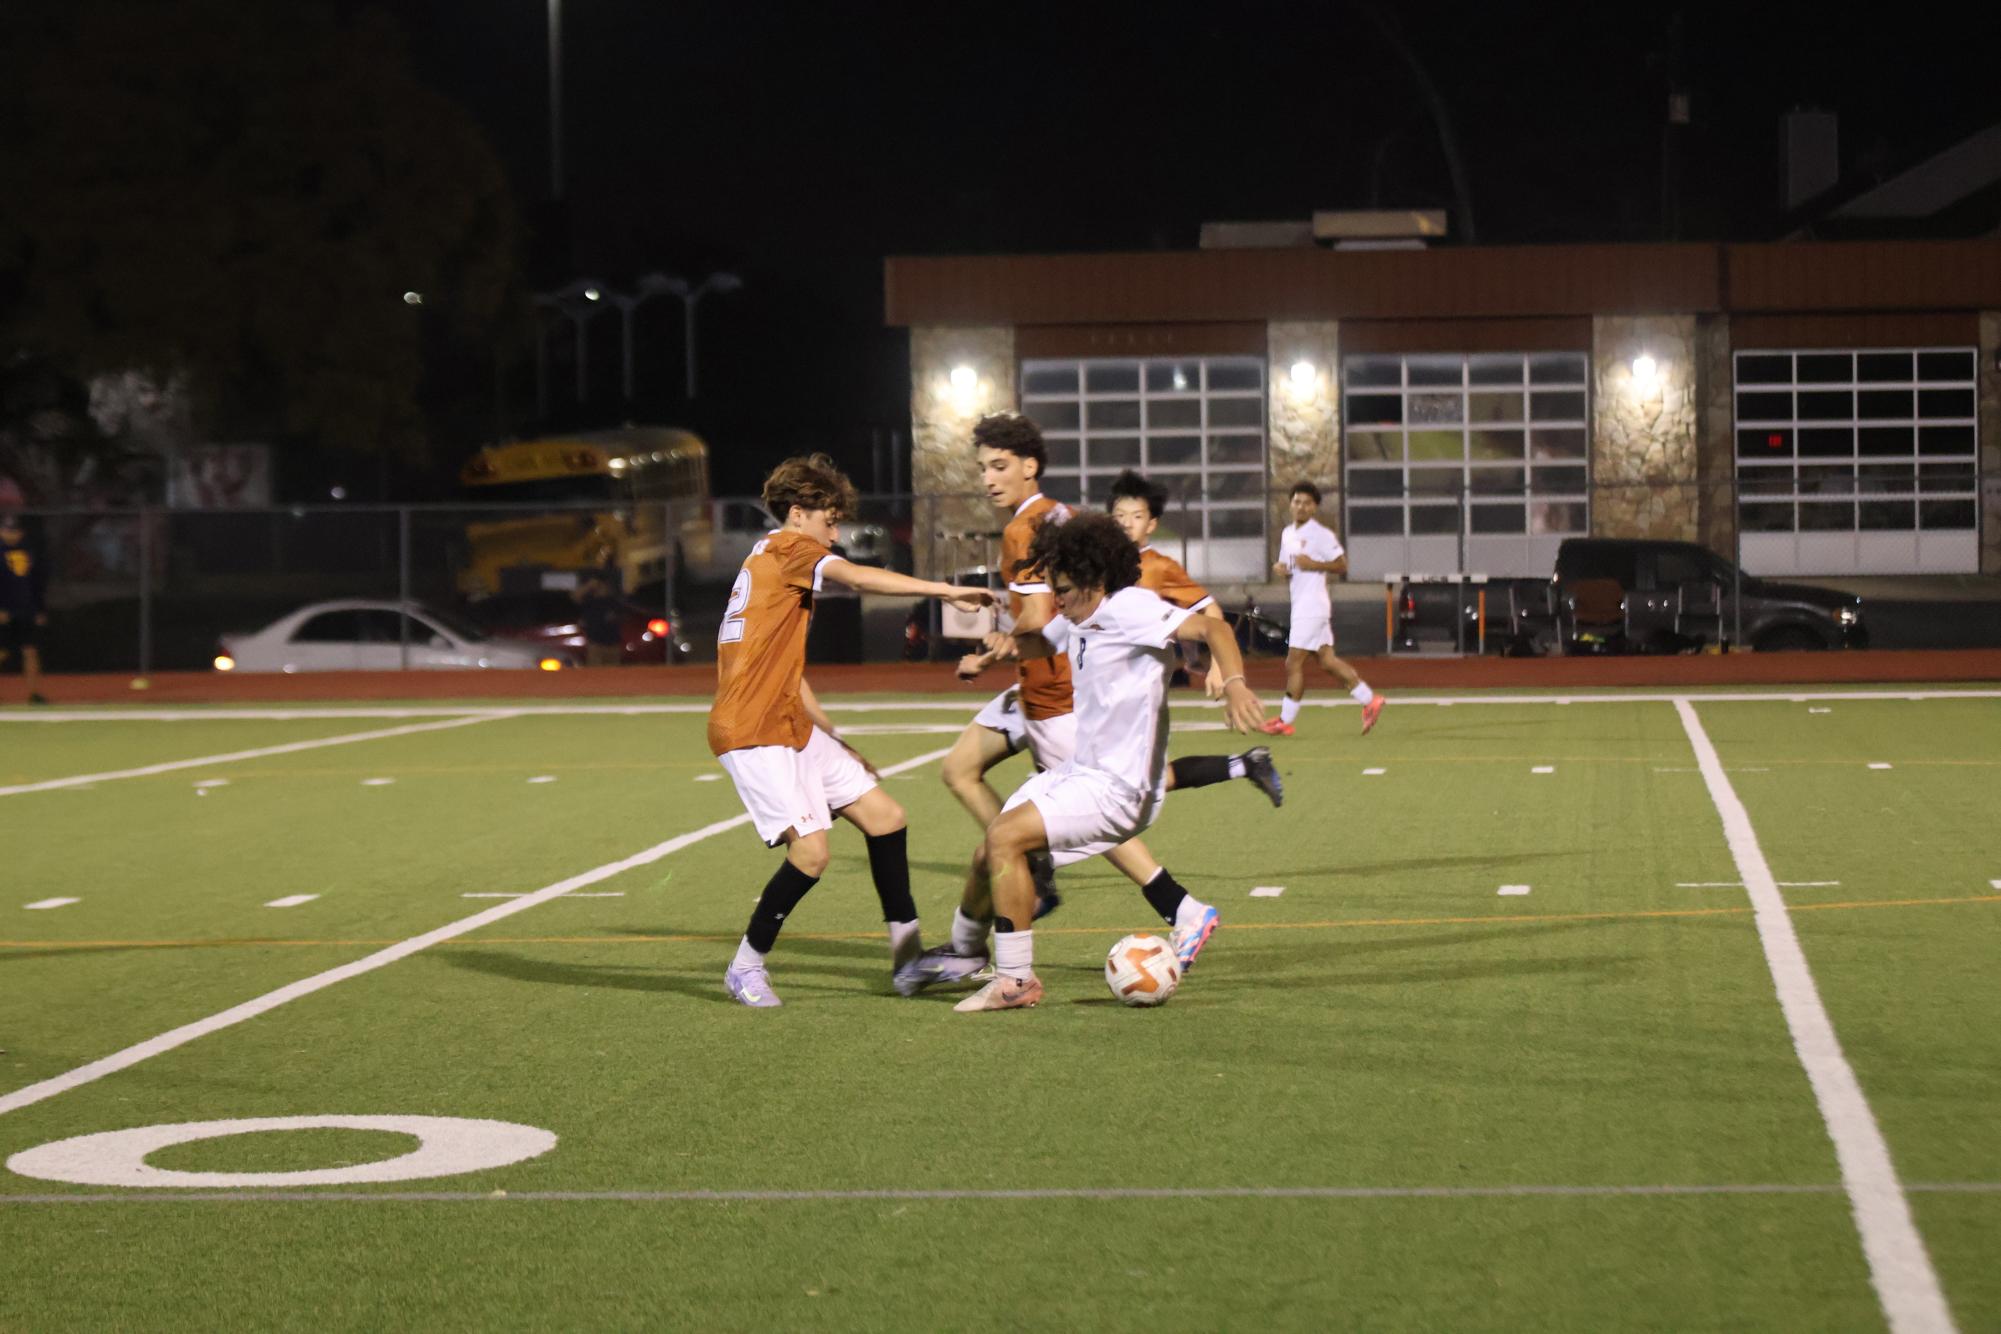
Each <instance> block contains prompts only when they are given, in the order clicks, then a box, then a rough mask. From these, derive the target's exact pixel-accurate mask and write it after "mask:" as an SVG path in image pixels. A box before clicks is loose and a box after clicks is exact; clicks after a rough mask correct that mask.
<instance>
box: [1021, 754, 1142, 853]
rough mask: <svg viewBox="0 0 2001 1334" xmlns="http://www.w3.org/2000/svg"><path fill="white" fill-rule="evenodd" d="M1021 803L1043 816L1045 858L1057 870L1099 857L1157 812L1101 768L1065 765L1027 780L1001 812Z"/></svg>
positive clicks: (1134, 831) (1133, 836) (1131, 834)
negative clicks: (1033, 807)
mask: <svg viewBox="0 0 2001 1334" xmlns="http://www.w3.org/2000/svg"><path fill="white" fill-rule="evenodd" d="M1025 801H1026V802H1033V803H1034V804H1035V809H1036V812H1037V813H1038V814H1039V815H1041V816H1042V828H1043V830H1044V831H1045V832H1046V833H1047V834H1048V835H1049V856H1050V860H1051V861H1053V862H1055V863H1056V864H1057V865H1058V866H1068V865H1070V864H1071V863H1072V862H1081V861H1083V860H1084V859H1085V858H1086V857H1097V856H1102V855H1103V854H1105V853H1107V852H1110V851H1111V850H1112V849H1113V848H1116V847H1117V846H1118V845H1119V844H1121V843H1123V842H1125V841H1126V840H1127V839H1129V838H1135V837H1137V836H1138V835H1139V833H1140V831H1141V830H1143V829H1145V828H1146V827H1147V826H1148V825H1150V824H1152V823H1153V817H1154V815H1155V814H1156V813H1157V812H1158V811H1159V809H1160V803H1159V800H1158V798H1157V797H1154V796H1151V795H1148V796H1141V795H1137V794H1135V793H1133V792H1132V791H1131V790H1130V789H1128V788H1127V787H1126V786H1125V785H1124V784H1122V783H1119V782H1116V781H1114V780H1113V778H1112V777H1111V775H1110V774H1107V773H1105V772H1104V771H1102V770H1099V769H1085V768H1080V767H1079V766H1077V765H1074V764H1067V763H1066V764H1064V765H1062V766H1060V767H1058V768H1055V769H1050V770H1047V771H1045V772H1043V773H1039V774H1036V775H1034V776H1033V777H1031V778H1030V779H1029V780H1028V781H1027V782H1026V783H1023V784H1022V785H1021V786H1020V787H1018V788H1016V789H1015V790H1014V795H1013V796H1011V797H1009V798H1008V799H1007V804H1006V805H1004V806H1002V807H1001V809H1002V810H1003V811H1011V810H1013V809H1014V808H1015V807H1017V806H1019V805H1021V804H1022V803H1023V802H1025Z"/></svg>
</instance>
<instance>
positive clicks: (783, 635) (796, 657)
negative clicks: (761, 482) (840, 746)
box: [709, 529, 840, 755]
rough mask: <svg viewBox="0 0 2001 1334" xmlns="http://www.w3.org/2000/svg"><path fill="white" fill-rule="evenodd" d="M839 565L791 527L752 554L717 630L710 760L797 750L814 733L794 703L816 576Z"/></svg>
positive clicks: (802, 671)
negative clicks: (762, 749)
mask: <svg viewBox="0 0 2001 1334" xmlns="http://www.w3.org/2000/svg"><path fill="white" fill-rule="evenodd" d="M839 559H840V557H838V556H836V555H834V554H833V553H832V552H830V551H829V550H827V548H826V547H824V546H822V545H821V544H820V543H818V542H815V541H814V540H813V539H812V538H810V537H808V536H806V535H805V534H804V533H795V532H792V531H790V530H789V529H780V530H779V531H778V532H775V533H773V534H772V535H771V536H769V537H767V538H765V539H764V540H763V541H762V542H759V543H758V544H757V545H756V546H755V547H752V548H751V552H750V555H749V557H747V558H746V559H745V560H744V563H743V568H742V569H741V570H739V571H737V576H736V582H735V583H734V584H732V585H731V586H730V601H729V606H728V608H727V609H726V610H725V611H724V612H723V623H722V626H721V628H720V629H718V630H717V631H716V702H715V704H714V705H712V706H711V707H710V709H709V749H710V750H711V751H712V752H714V753H715V754H717V755H721V754H723V753H725V752H727V751H732V750H744V749H746V748H748V747H750V746H789V747H790V748H791V749H793V750H798V749H800V748H801V747H803V746H804V745H805V744H806V739H807V738H808V737H809V736H811V735H812V732H813V723H812V720H811V719H810V718H808V717H807V716H806V706H805V705H804V704H802V703H800V701H799V683H800V681H802V680H804V679H805V676H806V626H807V623H808V622H809V621H811V620H812V617H813V594H814V593H815V592H817V591H818V590H819V587H820V572H821V570H822V569H823V568H824V567H825V566H826V563H827V562H828V561H830V560H839Z"/></svg>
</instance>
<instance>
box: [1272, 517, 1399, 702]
mask: <svg viewBox="0 0 2001 1334" xmlns="http://www.w3.org/2000/svg"><path fill="white" fill-rule="evenodd" d="M1319 513H1320V488H1319V487H1317V486H1315V485H1314V484H1313V483H1311V482H1298V483H1295V484H1294V486H1293V488H1292V524H1291V526H1290V527H1288V528H1287V529H1286V530H1285V532H1284V533H1283V534H1282V535H1280V537H1279V540H1278V563H1277V564H1276V565H1274V566H1272V567H1271V568H1272V573H1274V574H1278V575H1282V576H1285V577H1287V578H1289V579H1291V581H1292V629H1291V631H1290V632H1289V633H1288V634H1287V635H1286V652H1285V701H1284V702H1283V703H1282V704H1281V705H1280V706H1279V715H1278V717H1276V718H1274V719H1272V720H1271V721H1270V722H1268V723H1266V724H1265V731H1267V732H1271V733H1274V734H1276V735H1278V736H1291V735H1292V733H1293V726H1292V725H1293V722H1294V721H1295V720H1296V719H1297V718H1298V717H1299V702H1300V701H1301V700H1303V699H1305V698H1306V660H1307V659H1308V658H1318V659H1319V660H1320V667H1321V669H1322V670H1323V671H1325V672H1326V673H1327V674H1328V675H1329V676H1331V677H1333V678H1334V679H1335V680H1336V681H1339V682H1340V683H1341V686H1342V688H1343V689H1345V690H1346V691H1347V692H1348V693H1349V694H1350V695H1352V696H1354V697H1355V702H1356V703H1357V704H1360V705H1361V706H1362V731H1363V733H1364V734H1366V733H1367V732H1368V730H1369V729H1370V728H1372V727H1374V726H1375V725H1376V718H1377V716H1378V715H1379V714H1381V713H1382V711H1383V697H1382V696H1381V695H1378V694H1377V693H1376V692H1375V691H1373V690H1371V689H1369V683H1368V682H1367V681H1364V680H1363V679H1362V677H1361V673H1359V672H1357V671H1356V670H1355V669H1354V668H1353V667H1350V666H1349V665H1348V664H1347V663H1345V662H1343V661H1341V659H1339V658H1337V657H1335V656H1334V604H1333V603H1332V602H1331V601H1329V599H1328V597H1327V576H1328V575H1330V574H1346V573H1347V572H1348V555H1347V553H1346V552H1345V551H1343V550H1342V548H1341V539H1339V538H1337V537H1335V536H1334V532H1333V530H1332V529H1330V528H1328V527H1327V525H1325V524H1323V523H1321V522H1320V521H1319V519H1318V518H1316V517H1315V516H1317V515H1318V514H1319Z"/></svg>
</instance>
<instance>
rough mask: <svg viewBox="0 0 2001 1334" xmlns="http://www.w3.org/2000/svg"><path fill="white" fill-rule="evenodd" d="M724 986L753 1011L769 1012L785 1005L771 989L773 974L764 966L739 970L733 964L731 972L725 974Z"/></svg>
mask: <svg viewBox="0 0 2001 1334" xmlns="http://www.w3.org/2000/svg"><path fill="white" fill-rule="evenodd" d="M723 985H724V986H725V987H727V988H729V993H730V995H732V996H734V997H736V998H737V999H738V1000H739V1001H741V1002H742V1003H744V1004H745V1005H748V1006H750V1007H751V1008H752V1009H757V1010H768V1009H770V1008H772V1007H773V1006H775V1005H783V1004H784V1002H783V1001H781V1000H779V999H778V993H777V992H775V991H773V990H772V989H771V974H769V973H767V972H765V971H764V968H763V966H762V965H757V966H753V967H750V968H739V967H737V966H736V965H735V964H731V965H730V970H729V971H728V972H727V973H724V974H723Z"/></svg>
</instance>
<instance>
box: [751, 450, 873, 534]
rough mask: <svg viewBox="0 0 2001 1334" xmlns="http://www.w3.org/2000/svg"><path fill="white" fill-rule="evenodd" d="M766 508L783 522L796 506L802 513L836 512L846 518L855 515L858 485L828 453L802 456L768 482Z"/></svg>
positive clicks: (778, 469)
mask: <svg viewBox="0 0 2001 1334" xmlns="http://www.w3.org/2000/svg"><path fill="white" fill-rule="evenodd" d="M764 505H765V508H766V509H768V510H770V511H771V512H772V514H773V515H775V516H776V517H777V519H778V521H779V522H780V523H784V522H785V518H786V513H787V511H789V510H790V509H791V508H792V507H793V506H794V505H797V506H798V507H799V508H800V509H802V510H832V511H833V512H834V514H835V516H836V517H839V518H845V517H846V516H848V515H850V514H853V513H854V512H855V484H854V483H853V482H851V481H849V480H848V478H847V474H846V473H843V472H842V471H841V470H840V469H839V468H837V467H835V466H834V461H833V460H832V459H830V458H828V457H827V456H826V455H825V454H799V455H795V456H793V457H792V458H789V459H787V460H785V462H783V463H781V464H779V465H778V466H777V467H776V468H773V469H772V470H771V475H770V476H768V477H766V478H765V479H764Z"/></svg>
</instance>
